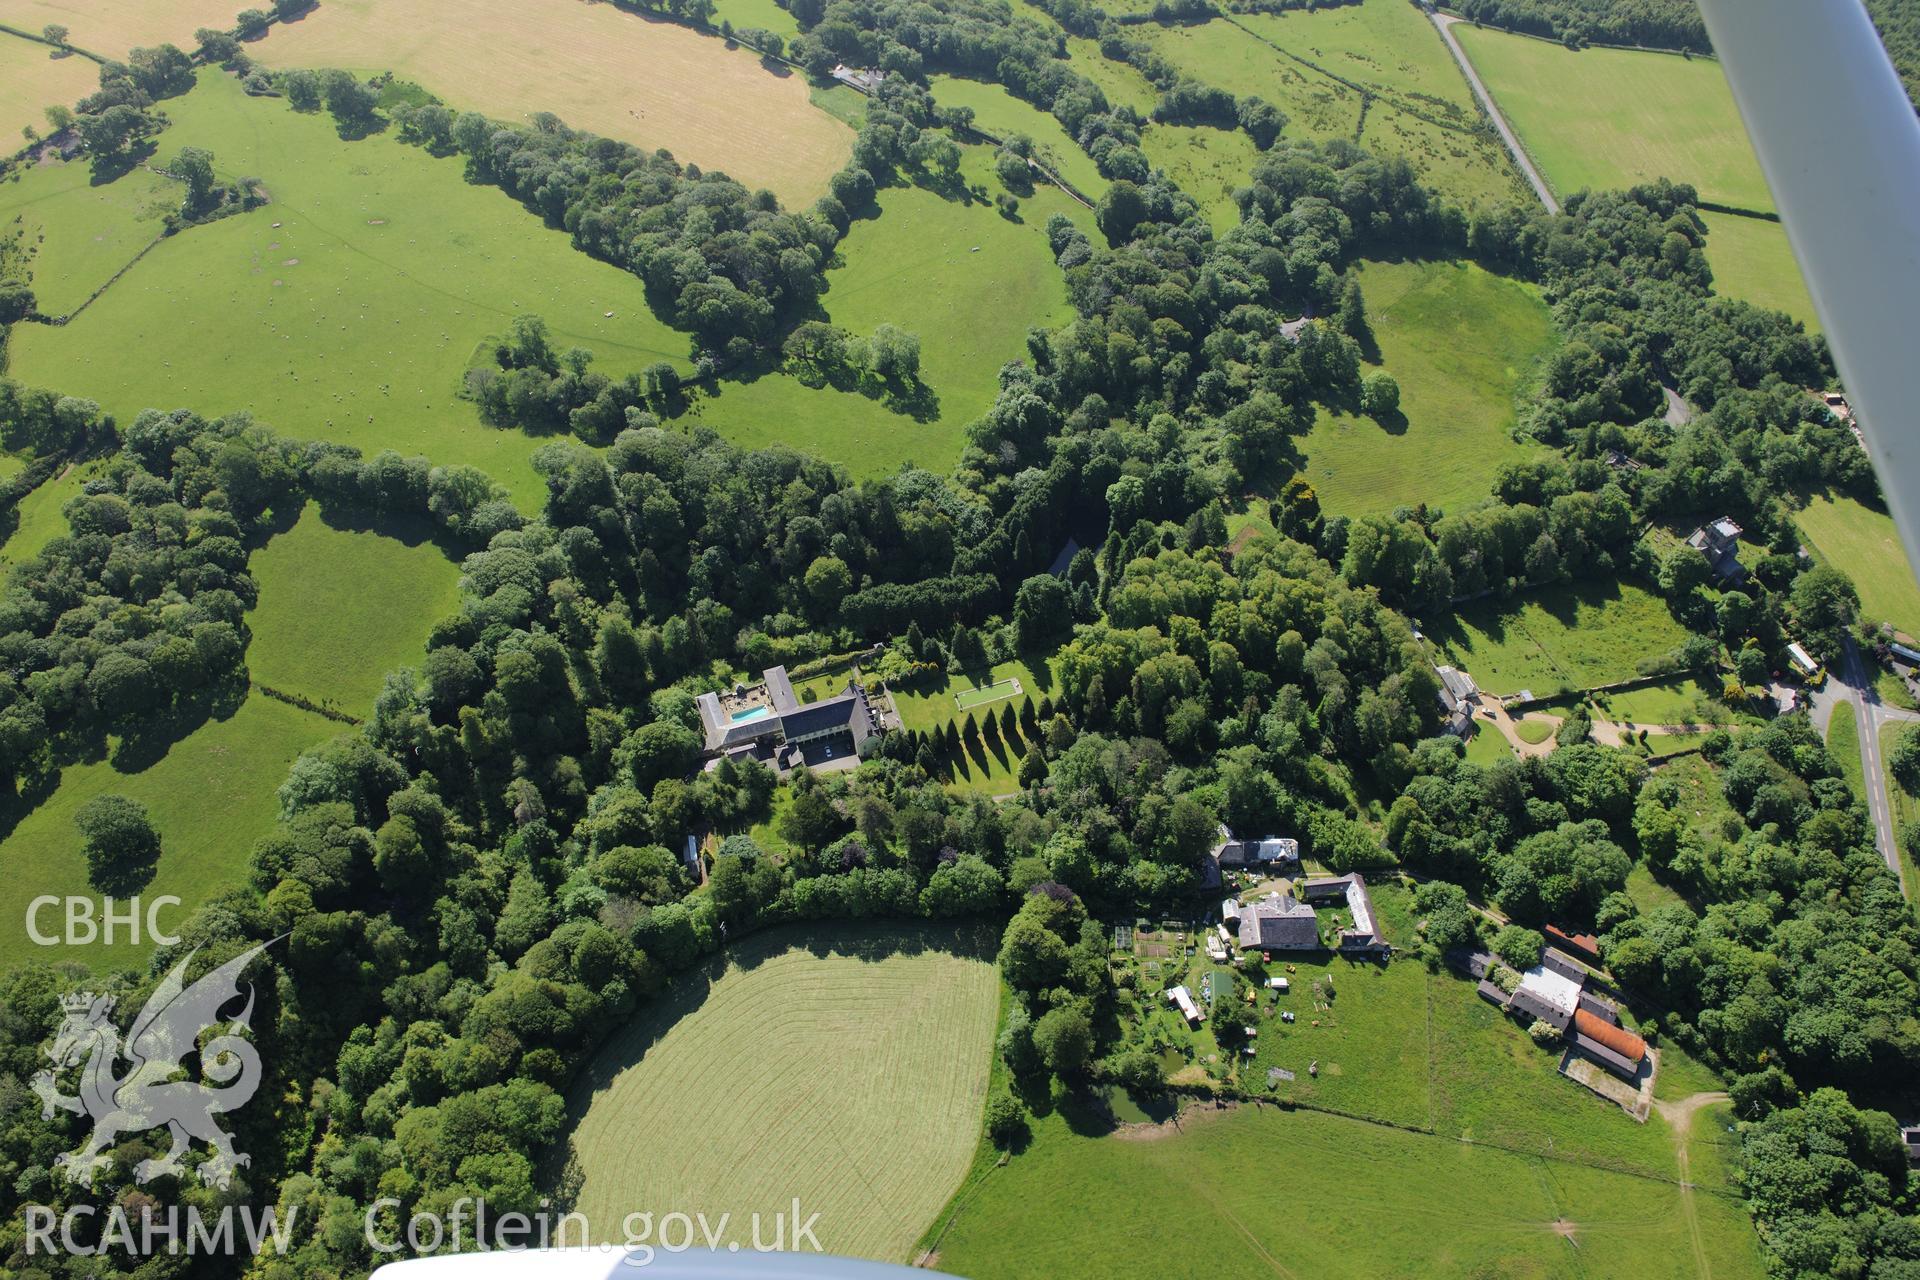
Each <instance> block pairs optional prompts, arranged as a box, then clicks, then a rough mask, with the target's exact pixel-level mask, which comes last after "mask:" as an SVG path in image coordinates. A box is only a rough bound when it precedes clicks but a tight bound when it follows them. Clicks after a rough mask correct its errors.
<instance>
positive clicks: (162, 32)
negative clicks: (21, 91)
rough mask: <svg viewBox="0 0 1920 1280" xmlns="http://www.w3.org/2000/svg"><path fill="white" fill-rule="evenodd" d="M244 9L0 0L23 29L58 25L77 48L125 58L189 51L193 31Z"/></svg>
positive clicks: (0, 12) (225, 3) (166, 2)
mask: <svg viewBox="0 0 1920 1280" xmlns="http://www.w3.org/2000/svg"><path fill="white" fill-rule="evenodd" d="M262 7H265V6H262ZM243 8H246V6H245V5H244V4H243V5H240V6H238V7H237V8H236V7H235V5H234V3H233V0H0V22H4V23H6V24H7V25H8V26H10V27H17V28H18V29H20V30H21V31H38V30H40V29H41V28H42V27H44V26H46V25H47V24H48V23H59V24H60V25H61V26H63V27H65V28H67V30H68V32H69V34H68V36H67V40H68V43H70V44H71V45H73V47H74V48H76V49H85V50H87V51H88V52H90V53H97V54H99V55H100V56H101V57H103V58H125V57H126V56H127V54H128V52H129V51H131V50H134V49H140V48H146V47H149V46H152V45H156V44H176V45H179V46H180V47H181V48H182V49H186V50H188V51H189V52H191V51H192V49H193V33H194V32H195V31H198V30H199V29H200V28H201V27H218V28H220V29H221V30H223V31H224V30H227V29H228V28H230V27H232V26H233V15H234V14H236V13H238V12H239V10H240V9H243ZM41 105H42V106H45V105H46V104H45V103H42V104H41ZM68 105H72V104H71V102H70V103H69V104H68Z"/></svg>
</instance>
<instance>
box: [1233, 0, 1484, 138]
mask: <svg viewBox="0 0 1920 1280" xmlns="http://www.w3.org/2000/svg"><path fill="white" fill-rule="evenodd" d="M1235 21H1237V22H1239V23H1240V24H1241V25H1242V26H1244V27H1246V28H1247V29H1249V30H1251V31H1253V32H1256V33H1257V34H1259V35H1260V36H1261V37H1263V38H1265V39H1267V40H1271V41H1272V42H1273V43H1274V44H1277V45H1279V46H1280V47H1281V48H1283V49H1285V50H1287V51H1288V52H1289V53H1292V54H1295V55H1297V56H1299V57H1302V58H1305V59H1307V60H1308V61H1310V62H1313V63H1315V64H1316V65H1318V66H1321V67H1324V68H1325V69H1326V70H1328V71H1331V72H1332V73H1334V74H1335V75H1338V76H1341V77H1344V78H1345V79H1348V80H1353V81H1357V82H1358V83H1360V84H1364V85H1367V86H1368V87H1369V88H1372V89H1374V90H1375V91H1377V92H1378V93H1381V94H1385V95H1392V96H1394V97H1397V98H1399V99H1401V100H1402V102H1403V103H1406V104H1411V105H1416V106H1418V105H1435V106H1438V105H1442V104H1444V105H1447V106H1451V107H1453V108H1455V109H1456V110H1457V112H1458V118H1459V119H1460V120H1461V121H1462V122H1463V123H1472V122H1473V121H1474V120H1475V119H1476V118H1477V111H1476V108H1475V106H1474V101H1473V90H1472V89H1471V88H1470V87H1469V86H1468V84H1467V80H1466V77H1465V76H1463V75H1461V74H1460V68H1459V67H1457V66H1455V65H1454V61H1453V56H1452V55H1451V54H1450V53H1448V52H1447V47H1446V45H1445V44H1444V43H1443V42H1442V41H1441V39H1440V33H1439V32H1438V31H1435V30H1434V29H1433V24H1432V23H1431V22H1429V21H1427V19H1426V16H1425V15H1424V14H1422V13H1421V12H1420V10H1419V9H1418V8H1416V7H1415V6H1413V5H1410V4H1405V3H1402V0H1363V3H1360V4H1349V5H1340V6H1338V7H1334V8H1327V9H1318V10H1297V9H1296V10H1291V11H1288V12H1285V13H1277V14H1268V13H1256V14H1246V15H1244V16H1239V17H1236V18H1235ZM1423 100H1424V103H1423ZM1445 114H1452V113H1445Z"/></svg>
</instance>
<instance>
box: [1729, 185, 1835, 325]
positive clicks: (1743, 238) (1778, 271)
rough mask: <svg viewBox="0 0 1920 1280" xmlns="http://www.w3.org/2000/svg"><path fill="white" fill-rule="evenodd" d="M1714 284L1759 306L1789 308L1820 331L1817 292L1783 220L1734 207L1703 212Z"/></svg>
mask: <svg viewBox="0 0 1920 1280" xmlns="http://www.w3.org/2000/svg"><path fill="white" fill-rule="evenodd" d="M1700 216H1701V218H1702V219H1704V220H1705V222H1706V224H1707V264H1708V265H1709V266H1711V267H1712V268H1713V290H1714V292H1715V293H1723V294H1726V295H1727V296H1728V297H1730V298H1739V299H1741V300H1742V301H1744V302H1751V303H1753V304H1754V305H1755V306H1759V307H1771V308H1773V309H1774V310H1775V311H1784V312H1786V313H1787V314H1788V315H1790V316H1792V317H1793V318H1794V319H1795V320H1798V321H1800V322H1801V323H1803V324H1805V325H1806V326H1807V328H1808V329H1810V330H1812V331H1814V332H1816V333H1817V332H1819V330H1820V317H1819V316H1817V315H1815V314H1814V310H1813V298H1812V297H1811V296H1809V295H1808V293H1807V283H1806V281H1805V280H1804V279H1802V278H1801V275H1800V264H1799V263H1798V262H1796V261H1794V257H1793V246H1792V245H1790V244H1788V243H1787V232H1786V229H1785V228H1784V227H1782V226H1781V225H1780V224H1779V223H1777V222H1768V221H1767V220H1766V219H1764V218H1744V217H1741V216H1740V215H1739V214H1732V213H1703V214H1701V215H1700Z"/></svg>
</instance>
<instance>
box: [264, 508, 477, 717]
mask: <svg viewBox="0 0 1920 1280" xmlns="http://www.w3.org/2000/svg"><path fill="white" fill-rule="evenodd" d="M389 534H402V535H409V536H405V537H398V536H389ZM248 572H249V573H251V574H252V575H253V579H254V581H255V582H257V583H259V585H260V603H259V604H258V605H257V606H255V608H254V610H253V612H252V614H251V615H250V616H249V617H248V619H247V626H248V627H249V628H250V629H251V630H252V632H253V641H252V643H251V644H249V645H248V646H247V669H248V671H249V672H251V673H252V676H253V679H254V680H255V682H256V683H259V684H265V685H270V686H272V687H273V688H275V689H278V690H280V691H282V692H284V693H293V694H298V695H300V696H301V697H304V698H308V699H310V700H312V701H314V702H317V703H319V704H321V705H322V706H326V707H330V708H335V709H338V710H340V711H344V712H346V713H348V714H349V715H355V716H360V717H363V718H364V717H365V716H367V715H369V714H371V713H372V711H373V701H374V698H375V697H377V696H378V695H379V693H380V688H381V684H382V682H383V681H384V680H385V679H386V676H387V673H388V672H390V671H396V670H398V669H399V668H401V667H409V666H410V667H416V668H417V667H418V666H419V664H420V661H421V659H422V658H424V657H425V656H426V638H427V632H428V630H429V629H430V628H431V627H432V626H433V624H434V623H436V622H438V621H439V620H440V619H441V618H444V617H446V616H448V615H449V614H451V613H453V612H454V610H455V608H456V607H457V606H458V605H459V602H460V571H459V568H458V567H457V566H456V565H455V564H454V563H453V562H452V561H451V560H449V559H447V557H446V556H445V555H443V554H442V553H441V551H440V549H439V548H438V547H436V546H435V545H434V544H433V543H432V542H430V541H426V540H424V539H423V538H422V537H421V536H420V532H419V531H416V530H410V529H392V530H388V531H384V532H376V531H374V530H371V529H363V528H339V527H335V526H334V525H332V524H330V523H328V521H327V520H326V518H325V517H323V516H322V515H321V513H320V508H319V507H318V506H316V505H311V504H310V505H309V506H308V507H307V508H306V510H305V511H303V512H302V513H301V515H300V518H299V520H298V521H297V522H296V523H295V524H294V525H293V527H292V528H290V529H288V530H286V531H285V532H284V533H279V534H276V535H274V536H273V537H272V538H271V539H269V540H268V542H267V544H266V545H265V546H264V547H261V548H260V549H259V550H258V551H256V552H254V554H253V557H252V559H251V560H250V561H249V563H248Z"/></svg>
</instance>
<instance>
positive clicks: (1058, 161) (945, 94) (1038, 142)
mask: <svg viewBox="0 0 1920 1280" xmlns="http://www.w3.org/2000/svg"><path fill="white" fill-rule="evenodd" d="M932 88H933V97H934V101H936V102H938V103H939V104H940V105H941V106H943V107H971V108H973V122H974V124H976V125H978V126H979V127H980V128H981V129H984V130H986V131H987V132H988V133H991V134H993V135H995V136H996V137H1000V138H1006V137H1009V136H1011V135H1013V134H1016V133H1024V134H1025V135H1027V137H1029V138H1031V139H1033V143H1034V155H1035V156H1036V157H1037V158H1038V159H1039V160H1040V162H1041V163H1042V164H1045V165H1047V166H1048V167H1049V168H1051V169H1052V170H1053V171H1054V172H1055V173H1058V174H1059V175H1060V176H1061V177H1063V178H1065V179H1066V180H1067V181H1068V182H1071V183H1072V184H1073V185H1074V186H1076V187H1078V188H1080V190H1081V192H1082V193H1084V194H1085V195H1086V196H1087V198H1088V199H1090V200H1098V199H1099V198H1100V197H1101V195H1102V194H1104V193H1105V191H1106V189H1107V180H1106V179H1105V178H1103V177H1101V176H1100V170H1099V169H1098V168H1097V167H1096V166H1095V165H1094V163H1093V157H1092V156H1090V155H1088V154H1087V153H1086V152H1085V151H1083V150H1082V149H1081V147H1080V144H1079V143H1077V142H1075V141H1074V140H1073V139H1072V138H1071V137H1069V136H1068V135H1067V131H1066V129H1065V128H1063V127H1062V126H1061V124H1060V122H1059V121H1058V120H1056V119H1054V118H1053V116H1052V115H1051V114H1049V113H1048V112H1045V111H1042V110H1040V109H1039V108H1038V107H1035V106H1033V105H1032V104H1030V103H1026V102H1022V101H1021V100H1020V99H1018V98H1016V97H1014V96H1013V95H1012V94H1011V93H1008V92H1007V91H1006V90H1005V89H1003V88H1001V87H1000V86H999V85H997V84H986V83H984V82H982V81H979V80H962V79H960V78H959V77H957V76H934V77H933V80H932ZM987 190H989V191H991V192H993V193H994V194H995V195H998V194H999V193H1000V191H1001V190H1002V187H1001V185H1000V181H999V179H998V178H995V179H994V180H993V181H992V182H990V183H989V184H988V186H987Z"/></svg>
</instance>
